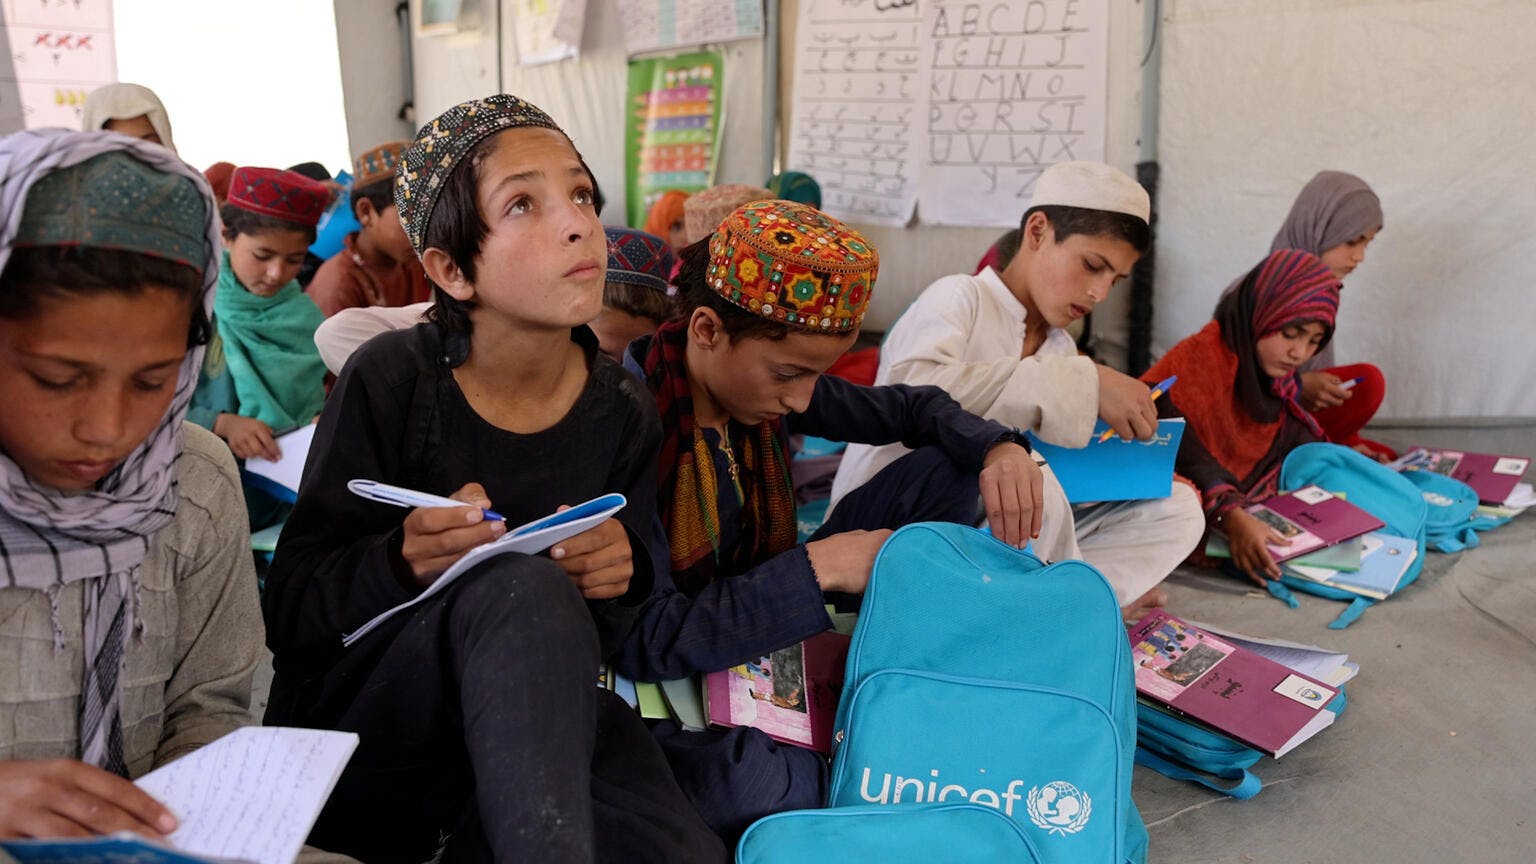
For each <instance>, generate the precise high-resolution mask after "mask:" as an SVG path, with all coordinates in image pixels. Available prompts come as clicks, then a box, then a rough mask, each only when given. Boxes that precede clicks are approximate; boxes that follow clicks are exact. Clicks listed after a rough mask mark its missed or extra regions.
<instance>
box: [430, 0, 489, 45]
mask: <svg viewBox="0 0 1536 864" xmlns="http://www.w3.org/2000/svg"><path fill="white" fill-rule="evenodd" d="M482 2H487V3H489V2H495V0H416V3H417V7H416V35H418V36H442V35H445V34H452V33H459V32H463V31H469V30H478V29H480V24H481V21H482V17H483V16H482V11H481V8H480V4H481V3H482Z"/></svg>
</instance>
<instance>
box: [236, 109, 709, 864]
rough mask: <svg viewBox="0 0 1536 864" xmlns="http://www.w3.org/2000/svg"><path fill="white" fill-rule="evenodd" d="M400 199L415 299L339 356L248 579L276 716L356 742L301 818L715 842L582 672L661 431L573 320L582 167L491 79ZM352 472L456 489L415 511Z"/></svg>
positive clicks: (386, 849)
mask: <svg viewBox="0 0 1536 864" xmlns="http://www.w3.org/2000/svg"><path fill="white" fill-rule="evenodd" d="M395 202H396V204H397V206H398V209H399V212H400V216H401V219H402V221H403V222H404V223H405V226H406V233H407V236H408V237H409V238H410V240H411V245H412V246H413V247H414V248H415V249H416V251H417V252H418V253H419V254H420V256H421V259H422V263H423V266H424V268H425V269H426V272H427V274H428V276H429V278H430V279H431V280H432V283H433V285H434V286H435V289H434V294H435V297H436V302H435V304H434V305H433V307H432V311H431V320H430V321H429V322H428V323H424V324H421V325H419V326H416V327H413V328H411V329H408V330H399V331H395V332H391V333H387V334H385V335H383V336H380V337H379V338H377V339H374V340H372V341H371V342H369V343H368V344H367V345H365V346H364V347H363V348H361V349H359V351H358V352H357V355H356V356H355V357H354V358H352V360H351V361H350V362H348V363H347V365H346V367H345V368H344V369H343V371H342V373H341V376H340V377H339V378H338V380H337V382H336V386H335V388H334V390H333V392H332V394H331V398H330V401H329V402H328V403H327V404H326V406H325V411H324V413H323V415H322V416H321V419H320V425H319V428H318V430H317V431H316V434H315V441H314V446H313V448H312V449H311V452H310V458H309V462H308V463H307V464H306V466H305V470H304V480H303V484H302V487H301V488H300V490H299V500H298V503H297V505H296V506H295V508H294V511H293V515H292V516H291V517H290V518H289V520H288V523H287V527H286V529H285V531H284V533H283V537H282V541H281V543H280V544H279V546H278V549H277V554H276V557H275V559H274V561H273V564H272V570H271V573H270V575H269V577H268V580H267V589H266V594H265V596H264V604H265V612H266V620H267V622H268V633H269V645H270V647H271V648H272V652H273V654H274V669H275V671H276V677H275V678H274V680H273V684H272V694H271V699H270V702H269V708H268V711H267V717H266V719H267V722H268V723H272V724H286V725H299V726H311V727H318V728H332V729H340V730H345V731H352V732H356V733H358V734H359V735H360V736H361V738H362V740H361V743H360V745H359V747H358V749H357V752H356V754H355V755H354V756H353V758H352V761H351V762H350V763H349V764H348V766H347V769H346V771H345V773H344V774H343V775H342V777H341V780H340V781H339V783H338V784H337V786H336V791H335V792H334V794H332V796H331V798H330V801H329V802H328V803H327V805H326V808H325V810H324V812H323V813H322V814H321V816H320V820H319V822H318V823H317V825H316V827H315V830H314V833H313V838H314V840H315V841H316V842H317V843H318V844H319V845H321V846H324V847H326V848H330V849H334V850H336V851H340V852H345V853H348V854H352V855H355V856H356V857H358V858H359V859H360V860H363V861H369V862H389V861H401V862H407V861H408V862H419V861H426V860H429V859H432V858H433V856H434V855H437V854H441V855H444V856H446V860H457V859H458V858H460V857H467V858H469V859H473V860H496V861H502V862H514V861H562V862H563V861H573V862H575V861H594V860H605V861H657V862H661V861H668V862H671V861H680V862H691V861H715V862H717V861H720V860H722V859H723V858H724V857H725V854H724V849H723V848H722V847H721V845H720V841H719V839H718V838H717V837H715V836H714V835H713V834H711V833H710V832H709V830H708V828H707V827H706V826H705V825H704V824H703V823H702V822H701V821H700V819H699V816H698V814H697V813H695V812H694V811H693V809H692V807H690V806H689V804H688V802H687V800H686V799H685V798H684V797H683V796H682V793H681V792H680V790H679V789H678V787H677V784H676V781H675V780H673V778H672V775H671V772H670V771H669V770H668V768H667V764H666V761H665V759H664V758H663V757H662V754H661V753H660V751H659V749H658V747H657V745H656V743H655V742H654V741H653V740H652V739H651V738H650V736H649V735H648V734H647V732H646V729H645V726H644V725H643V724H642V723H641V721H640V719H639V717H638V716H636V714H635V713H634V711H633V710H632V709H630V707H629V706H628V705H627V704H626V703H625V702H624V701H623V700H622V699H620V698H619V697H618V696H616V695H615V694H613V693H611V692H609V691H607V690H602V689H600V688H598V687H596V686H594V673H595V672H596V671H597V669H598V665H599V663H600V662H601V661H602V660H603V659H604V657H606V656H607V655H608V654H609V653H610V652H611V651H612V650H613V648H614V646H616V645H617V644H618V643H619V642H620V641H621V640H622V639H624V638H625V637H626V636H627V634H628V632H629V629H630V627H631V626H632V625H633V622H634V620H635V618H636V616H637V615H638V614H639V612H640V607H641V604H642V603H643V601H644V599H645V598H646V597H647V596H648V595H649V594H650V592H651V586H652V583H653V572H652V564H651V562H652V560H653V558H652V551H651V549H650V548H649V546H648V543H649V541H650V539H651V537H652V525H653V520H654V513H655V471H656V461H655V460H656V451H657V445H658V442H659V439H660V429H659V428H658V424H657V420H656V409H655V405H654V403H653V402H652V401H651V400H650V399H649V397H648V396H647V394H646V393H645V391H644V390H643V389H642V388H640V387H639V385H638V384H637V382H635V381H634V380H633V379H632V378H630V376H629V375H627V374H626V373H625V372H624V371H623V370H622V369H620V368H619V366H618V364H616V363H614V362H613V361H612V360H610V359H608V358H607V357H605V356H603V355H602V354H601V353H599V352H598V351H597V345H596V340H595V339H593V338H592V334H591V332H590V331H589V330H588V329H587V328H586V327H585V326H583V325H584V324H585V322H587V321H590V320H591V319H592V318H594V317H595V316H596V315H597V313H598V309H599V308H600V305H601V302H602V291H603V281H604V264H605V254H604V253H605V251H606V249H605V242H604V234H603V230H602V225H601V224H600V223H599V222H598V220H597V212H596V194H595V186H594V183H593V180H592V175H591V172H590V171H589V170H588V169H587V166H586V164H585V163H584V162H583V161H582V159H581V156H580V155H579V154H578V153H577V151H576V149H575V147H574V145H572V143H571V141H570V139H569V138H567V137H566V136H565V134H564V133H563V132H562V131H560V129H559V127H558V126H556V125H555V123H554V121H553V120H552V119H550V118H549V116H548V115H546V114H545V113H544V112H542V111H540V110H539V109H538V108H536V107H534V106H532V105H530V104H528V103H526V102H524V101H522V100H521V99H518V98H516V97H513V96H506V95H497V96H490V97H487V98H485V99H478V100H474V101H471V102H466V103H463V104H461V105H458V106H456V107H454V108H451V109H449V110H448V111H447V112H446V113H444V114H443V115H442V116H440V117H438V118H436V119H435V120H433V121H432V122H430V123H428V124H427V125H426V126H425V127H423V128H422V130H421V132H420V134H419V135H418V137H417V140H416V141H415V143H413V144H412V145H411V147H410V148H408V149H407V150H406V151H405V153H404V155H403V158H402V160H401V165H400V170H399V175H398V178H397V180H396V185H395ZM358 478H362V479H369V480H377V481H381V482H384V483H389V484H394V485H398V486H405V487H408V488H412V489H417V490H421V491H424V492H427V493H431V494H436V495H440V496H451V497H452V498H453V499H455V500H457V501H462V502H464V506H462V507H427V508H418V509H414V510H411V511H409V512H406V511H404V510H401V509H397V508H394V507H390V506H388V505H385V504H381V503H377V502H374V501H369V500H365V499H363V498H359V497H357V496H355V495H353V494H351V493H350V492H349V491H348V489H347V483H348V481H350V480H353V479H358ZM608 492H620V493H623V494H624V495H625V496H626V497H627V498H628V505H627V506H626V507H625V508H624V509H623V510H622V511H620V513H619V514H618V516H617V517H616V518H613V519H609V520H607V521H606V522H604V523H602V524H601V525H598V526H596V527H594V528H591V529H589V530H588V531H586V532H584V533H582V534H579V535H577V536H575V537H573V538H570V539H568V540H564V541H561V542H560V543H559V544H558V545H557V546H556V547H555V548H553V549H552V550H550V554H549V557H542V556H540V557H533V556H528V555H519V554H504V555H499V556H495V557H493V558H490V559H487V560H486V561H484V562H482V563H481V564H479V565H478V566H476V567H474V568H472V569H470V570H469V571H467V572H466V573H465V574H464V575H463V576H462V577H461V578H459V579H458V580H456V581H455V582H454V583H453V584H452V585H451V586H449V587H448V588H447V589H446V590H442V591H439V592H437V593H435V594H434V595H432V597H431V598H430V599H429V600H427V601H425V602H422V603H420V604H418V605H416V606H414V607H413V608H411V609H410V610H409V611H408V612H406V613H404V614H400V615H396V616H395V617H393V618H390V619H388V620H387V621H385V623H384V624H383V625H382V626H380V627H379V628H378V629H376V630H373V631H372V632H370V633H369V634H368V635H367V636H366V637H364V638H363V639H361V640H360V641H359V642H357V643H356V644H354V645H352V646H351V647H348V648H343V647H342V637H343V635H344V634H346V633H349V632H352V631H354V630H356V629H357V628H358V627H360V626H361V625H362V624H363V623H364V622H367V621H368V620H369V619H371V618H373V617H374V616H376V615H378V614H379V613H381V612H383V611H385V610H388V609H390V608H392V607H394V606H396V605H398V604H400V603H402V602H404V601H407V600H410V599H411V598H413V597H416V596H418V595H419V594H421V593H422V592H423V591H424V590H426V589H427V588H428V587H429V586H431V585H433V583H434V582H435V581H436V580H437V579H438V578H439V577H440V576H442V574H443V572H444V571H445V570H447V569H448V568H449V567H450V566H452V565H453V563H454V562H455V561H457V560H458V559H459V558H460V557H462V556H463V555H464V554H465V553H466V552H467V551H468V550H470V549H472V548H474V547H475V546H477V545H480V544H482V543H485V542H487V541H489V540H492V539H494V538H496V537H498V536H501V535H502V534H503V533H504V532H505V531H506V529H507V527H508V523H510V524H511V525H517V524H520V523H523V522H526V521H529V520H532V519H534V518H536V517H540V516H543V515H545V514H547V513H550V512H553V511H554V510H555V509H556V508H557V507H559V506H561V505H566V504H576V503H580V502H581V501H584V500H586V499H588V498H592V497H595V496H597V495H600V494H603V493H608ZM493 506H494V507H495V508H496V510H497V511H499V513H500V514H501V515H503V516H505V519H506V522H503V521H501V520H499V519H488V518H487V516H486V510H485V508H489V507H493ZM445 838H446V839H445Z"/></svg>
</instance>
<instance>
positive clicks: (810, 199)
mask: <svg viewBox="0 0 1536 864" xmlns="http://www.w3.org/2000/svg"><path fill="white" fill-rule="evenodd" d="M768 191H769V192H772V193H773V197H775V198H782V199H783V200H785V201H794V202H796V203H799V204H809V205H811V206H812V207H815V208H816V209H817V210H820V209H821V184H820V183H817V182H816V178H814V177H812V176H811V175H809V174H805V173H803V172H800V171H785V172H784V173H782V174H775V175H773V176H772V177H769V178H768Z"/></svg>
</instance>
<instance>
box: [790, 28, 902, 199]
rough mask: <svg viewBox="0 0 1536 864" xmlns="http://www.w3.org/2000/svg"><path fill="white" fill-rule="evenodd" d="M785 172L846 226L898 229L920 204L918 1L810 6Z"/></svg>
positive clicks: (799, 49) (799, 51)
mask: <svg viewBox="0 0 1536 864" xmlns="http://www.w3.org/2000/svg"><path fill="white" fill-rule="evenodd" d="M798 34H799V35H798V36H797V41H796V44H795V84H794V88H795V89H794V101H793V106H792V108H791V111H792V117H791V122H790V130H789V134H790V142H789V161H788V165H787V167H789V168H791V169H793V170H796V171H804V172H805V173H807V174H809V175H811V176H812V177H815V178H816V181H817V182H818V183H820V184H821V192H822V195H821V200H822V208H823V209H825V210H826V211H827V212H828V213H830V214H832V215H833V216H836V217H838V218H839V219H846V220H849V221H852V222H861V223H864V224H870V225H891V226H897V227H900V226H902V225H906V224H907V222H908V221H910V220H911V219H912V209H913V206H914V205H915V204H916V202H917V166H918V148H917V136H918V135H919V134H920V133H921V132H922V122H923V119H924V118H923V114H922V112H923V107H922V106H923V99H922V96H923V94H922V90H921V89H920V87H921V84H920V81H919V77H920V76H919V71H920V67H919V60H920V58H921V52H920V46H921V44H922V42H923V39H922V38H921V37H922V16H921V12H920V10H919V8H918V6H917V4H916V3H915V2H908V3H900V2H894V3H893V2H889V0H852V2H850V0H803V2H801V4H800V21H799V26H798Z"/></svg>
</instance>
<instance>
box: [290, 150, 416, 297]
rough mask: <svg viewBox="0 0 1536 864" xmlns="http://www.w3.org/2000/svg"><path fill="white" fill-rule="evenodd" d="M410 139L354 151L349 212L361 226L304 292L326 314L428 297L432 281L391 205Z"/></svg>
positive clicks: (322, 266) (352, 233) (392, 204)
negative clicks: (357, 307)
mask: <svg viewBox="0 0 1536 864" xmlns="http://www.w3.org/2000/svg"><path fill="white" fill-rule="evenodd" d="M408 146H410V142H409V141H391V142H389V143H387V144H380V145H379V146H377V147H375V148H373V149H372V150H369V151H367V152H366V153H363V154H362V155H360V156H358V157H357V161H356V163H355V164H354V165H353V175H352V213H353V215H354V216H356V217H357V221H358V224H360V225H362V226H363V227H362V229H361V230H358V231H353V232H351V233H349V234H347V236H346V237H345V238H344V239H343V241H342V243H343V248H342V250H341V251H340V252H337V253H336V254H335V255H333V256H331V259H330V260H329V261H326V262H325V263H324V264H322V265H320V269H319V270H318V271H317V272H316V273H315V278H314V279H313V280H311V281H310V283H309V297H310V299H311V300H313V301H315V305H316V306H319V307H320V311H321V313H323V314H324V315H325V316H326V317H327V318H329V317H330V316H332V315H335V314H336V313H337V312H339V311H341V310H342V309H350V308H352V307H355V306H407V305H410V304H412V303H420V302H422V301H424V300H427V299H428V298H430V297H431V293H432V291H431V286H430V285H428V283H427V277H426V274H425V273H423V272H422V270H421V262H420V261H418V260H416V252H415V251H414V250H412V249H411V241H410V240H408V239H406V236H405V227H404V226H403V225H401V224H400V214H399V211H397V210H396V209H395V199H394V188H395V168H396V166H397V165H398V164H399V162H400V153H401V152H402V151H403V150H405V148H406V147H408Z"/></svg>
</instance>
